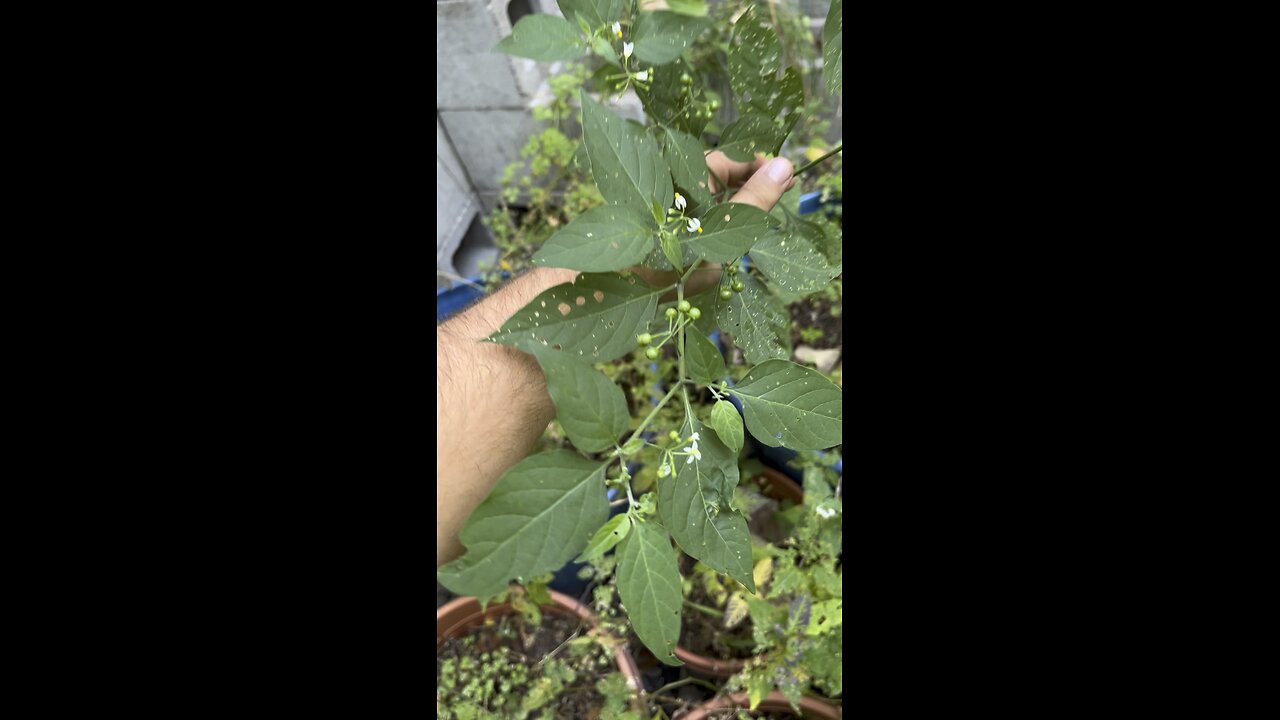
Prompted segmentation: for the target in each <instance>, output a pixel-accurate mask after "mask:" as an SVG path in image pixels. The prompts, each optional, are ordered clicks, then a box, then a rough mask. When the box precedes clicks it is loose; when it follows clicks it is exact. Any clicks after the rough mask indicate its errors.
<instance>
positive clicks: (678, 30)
mask: <svg viewBox="0 0 1280 720" xmlns="http://www.w3.org/2000/svg"><path fill="white" fill-rule="evenodd" d="M709 27H711V21H710V20H708V19H706V18H699V17H689V16H688V15H681V14H679V13H674V12H670V11H667V10H659V11H658V12H642V13H640V17H639V18H638V19H637V20H636V24H635V28H634V29H633V30H632V33H631V39H632V40H633V41H634V42H635V44H636V57H637V58H639V59H641V60H643V61H644V62H647V63H653V64H654V65H665V64H667V63H669V62H671V61H672V60H675V59H676V58H678V57H680V54H681V53H683V52H684V51H685V50H688V49H689V46H690V45H692V44H693V41H694V40H696V39H698V36H699V35H701V34H702V33H703V31H704V30H706V29H707V28H709ZM663 72H669V70H664V71H663Z"/></svg>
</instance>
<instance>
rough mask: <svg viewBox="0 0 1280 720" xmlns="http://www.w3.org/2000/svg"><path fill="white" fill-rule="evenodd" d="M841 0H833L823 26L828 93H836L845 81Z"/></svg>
mask: <svg viewBox="0 0 1280 720" xmlns="http://www.w3.org/2000/svg"><path fill="white" fill-rule="evenodd" d="M840 5H841V2H840V0H831V8H830V9H829V10H827V24H826V25H824V26H823V27H822V74H823V75H824V76H825V78H826V81H827V94H828V95H835V94H836V93H837V92H839V91H840V85H841V83H843V82H844V78H843V76H842V74H843V70H844V66H843V63H844V57H843V56H844V39H843V36H844V13H843V11H842V10H841V8H840Z"/></svg>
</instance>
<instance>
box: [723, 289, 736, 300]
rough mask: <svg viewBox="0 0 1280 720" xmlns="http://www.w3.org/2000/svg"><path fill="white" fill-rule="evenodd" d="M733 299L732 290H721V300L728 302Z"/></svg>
mask: <svg viewBox="0 0 1280 720" xmlns="http://www.w3.org/2000/svg"><path fill="white" fill-rule="evenodd" d="M731 297H733V291H732V290H730V289H729V288H725V289H723V290H721V291H720V299H721V300H728V299H729V298H731Z"/></svg>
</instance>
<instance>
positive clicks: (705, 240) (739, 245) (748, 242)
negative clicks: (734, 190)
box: [680, 202, 775, 262]
mask: <svg viewBox="0 0 1280 720" xmlns="http://www.w3.org/2000/svg"><path fill="white" fill-rule="evenodd" d="M701 222H702V232H700V233H688V232H685V231H684V229H683V228H682V229H681V231H680V233H681V237H680V241H681V242H682V243H685V244H687V245H688V246H689V247H692V248H693V250H694V252H696V253H697V254H698V257H700V258H703V259H706V260H710V261H711V262H729V261H730V260H733V259H734V258H738V257H742V256H743V255H746V254H747V251H748V250H750V249H751V248H752V246H753V245H755V244H756V242H757V241H759V240H761V239H762V238H763V237H765V236H766V235H767V234H768V233H769V232H770V228H772V227H773V226H774V225H775V223H774V222H773V221H772V220H771V219H770V218H769V213H766V212H765V211H763V210H761V209H760V208H758V207H756V206H754V205H745V204H743V203H732V202H728V203H720V204H719V205H715V206H713V207H711V208H709V209H708V210H707V211H706V212H705V213H703V215H702V217H701Z"/></svg>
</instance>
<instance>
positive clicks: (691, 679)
mask: <svg viewBox="0 0 1280 720" xmlns="http://www.w3.org/2000/svg"><path fill="white" fill-rule="evenodd" d="M690 683H697V684H699V685H701V686H703V687H705V688H707V689H708V690H710V691H712V692H720V688H718V687H716V686H715V685H712V684H711V683H709V682H707V681H706V680H700V679H698V678H695V677H687V678H685V679H683V680H676V681H675V682H671V683H667V684H666V685H663V686H662V687H660V688H658V689H657V690H654V691H653V692H651V693H649V694H650V695H661V694H662V693H664V692H666V691H667V690H674V689H676V688H678V687H681V686H684V685H688V684H690Z"/></svg>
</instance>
